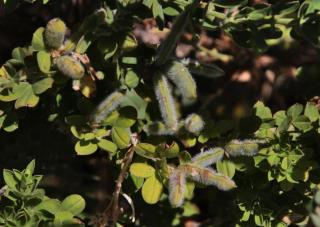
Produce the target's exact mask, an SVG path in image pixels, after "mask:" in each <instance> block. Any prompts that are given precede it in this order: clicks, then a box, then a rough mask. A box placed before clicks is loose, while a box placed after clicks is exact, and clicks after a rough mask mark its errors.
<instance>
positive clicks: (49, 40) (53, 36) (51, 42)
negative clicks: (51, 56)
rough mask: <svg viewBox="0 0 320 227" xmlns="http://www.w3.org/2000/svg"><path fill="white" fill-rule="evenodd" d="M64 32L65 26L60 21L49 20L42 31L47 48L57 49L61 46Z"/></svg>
mask: <svg viewBox="0 0 320 227" xmlns="http://www.w3.org/2000/svg"><path fill="white" fill-rule="evenodd" d="M66 30H67V28H66V25H65V23H64V22H63V21H62V20H61V19H59V18H54V19H52V20H50V21H49V22H48V24H47V26H46V29H45V30H44V40H45V43H46V45H47V47H48V48H49V49H55V50H57V49H59V48H60V47H61V46H62V44H63V41H64V36H65V34H66Z"/></svg>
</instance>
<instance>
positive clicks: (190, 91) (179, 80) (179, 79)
mask: <svg viewBox="0 0 320 227" xmlns="http://www.w3.org/2000/svg"><path fill="white" fill-rule="evenodd" d="M165 74H166V76H167V77H168V78H169V79H170V80H171V81H172V82H173V83H174V84H175V85H176V87H177V88H178V89H179V91H180V93H181V95H182V98H183V100H189V101H190V102H191V100H196V98H197V84H196V82H195V81H194V79H193V77H192V75H191V73H190V72H189V70H188V69H187V67H186V66H185V65H184V64H182V63H181V62H179V61H171V62H169V63H168V64H167V65H166V69H165Z"/></svg>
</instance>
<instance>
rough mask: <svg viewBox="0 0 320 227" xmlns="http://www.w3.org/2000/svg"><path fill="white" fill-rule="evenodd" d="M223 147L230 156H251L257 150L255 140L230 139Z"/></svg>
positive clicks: (257, 146)
mask: <svg viewBox="0 0 320 227" xmlns="http://www.w3.org/2000/svg"><path fill="white" fill-rule="evenodd" d="M225 149H226V151H227V153H228V154H230V155H231V156H240V155H244V156H253V155H255V154H257V153H258V151H259V143H258V141H257V140H248V139H247V140H231V141H230V142H229V143H228V144H227V145H226V146H225Z"/></svg>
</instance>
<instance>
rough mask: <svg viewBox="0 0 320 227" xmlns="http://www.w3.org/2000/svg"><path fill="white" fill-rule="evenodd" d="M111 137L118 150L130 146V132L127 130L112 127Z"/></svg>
mask: <svg viewBox="0 0 320 227" xmlns="http://www.w3.org/2000/svg"><path fill="white" fill-rule="evenodd" d="M111 137H112V141H113V142H114V143H115V144H116V145H117V146H118V148H119V149H124V148H126V147H128V146H129V144H130V130H129V129H128V128H120V127H113V128H112V131H111Z"/></svg>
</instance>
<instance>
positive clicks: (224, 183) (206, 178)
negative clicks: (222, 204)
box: [179, 164, 237, 191]
mask: <svg viewBox="0 0 320 227" xmlns="http://www.w3.org/2000/svg"><path fill="white" fill-rule="evenodd" d="M179 169H180V170H181V171H183V172H184V173H185V174H186V176H187V177H188V178H190V179H191V180H193V181H196V182H198V183H200V184H204V185H215V186H216V187H217V188H218V189H220V190H223V191H228V190H231V189H233V188H236V187H237V186H236V184H235V183H234V181H233V180H231V179H230V178H229V177H227V176H225V175H222V174H220V173H216V172H215V171H214V170H213V169H210V168H204V167H199V166H196V165H193V164H182V165H180V166H179Z"/></svg>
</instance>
